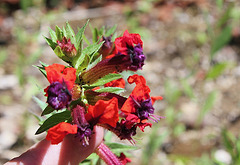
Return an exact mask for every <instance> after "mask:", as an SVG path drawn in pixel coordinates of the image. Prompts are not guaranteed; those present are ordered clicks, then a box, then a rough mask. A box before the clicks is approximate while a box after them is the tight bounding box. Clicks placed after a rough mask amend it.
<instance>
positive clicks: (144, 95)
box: [121, 74, 150, 114]
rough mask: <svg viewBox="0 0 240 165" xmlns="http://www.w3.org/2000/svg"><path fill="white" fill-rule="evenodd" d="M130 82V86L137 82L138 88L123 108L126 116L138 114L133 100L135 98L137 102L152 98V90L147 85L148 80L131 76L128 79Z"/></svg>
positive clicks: (136, 87)
mask: <svg viewBox="0 0 240 165" xmlns="http://www.w3.org/2000/svg"><path fill="white" fill-rule="evenodd" d="M128 82H129V84H132V83H134V82H135V84H136V86H135V88H134V89H133V91H132V93H131V95H130V96H132V97H129V98H128V99H127V100H126V102H125V103H124V105H123V107H122V109H121V110H122V112H124V113H125V114H131V113H132V114H134V113H136V107H135V106H134V105H135V102H134V100H133V99H132V98H134V99H135V100H136V101H143V100H146V99H149V98H150V95H149V93H150V89H149V87H148V86H147V85H146V80H145V78H144V77H143V76H139V75H137V74H135V75H132V76H129V78H128Z"/></svg>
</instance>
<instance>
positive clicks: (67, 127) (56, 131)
mask: <svg viewBox="0 0 240 165" xmlns="http://www.w3.org/2000/svg"><path fill="white" fill-rule="evenodd" d="M76 133H77V125H71V124H69V123H65V122H61V123H59V124H57V125H55V126H53V127H52V128H50V129H49V130H48V134H47V136H46V139H47V140H50V141H51V144H58V143H60V142H61V141H63V138H64V137H65V136H66V135H67V134H76Z"/></svg>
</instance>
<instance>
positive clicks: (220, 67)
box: [206, 63, 228, 79]
mask: <svg viewBox="0 0 240 165" xmlns="http://www.w3.org/2000/svg"><path fill="white" fill-rule="evenodd" d="M227 66H228V63H219V64H216V65H214V66H213V67H212V68H211V69H210V70H209V71H208V73H207V75H206V78H207V79H215V78H217V77H218V76H220V75H221V74H222V73H223V72H224V70H225V69H226V68H227Z"/></svg>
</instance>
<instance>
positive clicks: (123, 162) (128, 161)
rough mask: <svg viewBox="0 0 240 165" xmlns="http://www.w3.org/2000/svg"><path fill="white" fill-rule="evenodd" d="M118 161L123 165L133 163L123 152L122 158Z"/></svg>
mask: <svg viewBox="0 0 240 165" xmlns="http://www.w3.org/2000/svg"><path fill="white" fill-rule="evenodd" d="M118 159H119V160H120V161H121V163H122V164H123V165H125V164H127V163H130V162H131V159H129V158H127V157H126V156H125V154H124V153H122V152H121V154H120V156H119V157H118Z"/></svg>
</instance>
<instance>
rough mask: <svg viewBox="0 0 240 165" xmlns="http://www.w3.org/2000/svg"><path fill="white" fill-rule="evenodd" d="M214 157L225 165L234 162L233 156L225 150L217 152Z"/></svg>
mask: <svg viewBox="0 0 240 165" xmlns="http://www.w3.org/2000/svg"><path fill="white" fill-rule="evenodd" d="M214 157H215V159H216V160H218V161H220V162H222V163H224V164H230V163H231V161H232V158H231V155H230V154H229V153H228V152H227V151H225V150H223V149H220V150H217V151H216V152H215V154H214Z"/></svg>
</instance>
